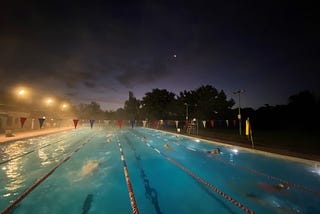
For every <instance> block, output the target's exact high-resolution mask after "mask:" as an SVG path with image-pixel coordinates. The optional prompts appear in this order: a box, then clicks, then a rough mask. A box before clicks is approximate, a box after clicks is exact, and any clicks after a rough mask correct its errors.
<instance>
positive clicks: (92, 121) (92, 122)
mask: <svg viewBox="0 0 320 214" xmlns="http://www.w3.org/2000/svg"><path fill="white" fill-rule="evenodd" d="M93 124H94V120H90V126H91V128H92V126H93ZM98 126H99V125H98Z"/></svg>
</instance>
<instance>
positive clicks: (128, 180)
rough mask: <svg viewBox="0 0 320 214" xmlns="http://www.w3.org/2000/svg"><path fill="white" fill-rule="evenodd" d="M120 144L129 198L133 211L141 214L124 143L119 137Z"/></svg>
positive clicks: (135, 213)
mask: <svg viewBox="0 0 320 214" xmlns="http://www.w3.org/2000/svg"><path fill="white" fill-rule="evenodd" d="M118 146H119V150H120V157H121V160H122V163H123V171H124V176H125V178H126V182H127V187H128V192H129V198H130V204H131V208H132V212H133V213H134V214H139V210H138V206H137V202H136V199H135V197H134V192H133V188H132V184H131V180H130V177H129V172H128V167H127V163H126V160H125V158H124V154H123V149H122V145H121V143H120V140H119V139H118Z"/></svg>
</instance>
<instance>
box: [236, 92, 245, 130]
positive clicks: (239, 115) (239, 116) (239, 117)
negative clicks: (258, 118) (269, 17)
mask: <svg viewBox="0 0 320 214" xmlns="http://www.w3.org/2000/svg"><path fill="white" fill-rule="evenodd" d="M244 92H245V90H243V89H241V90H238V91H235V92H233V94H238V96H239V114H238V119H239V134H240V135H241V110H240V109H241V106H240V94H241V93H244Z"/></svg>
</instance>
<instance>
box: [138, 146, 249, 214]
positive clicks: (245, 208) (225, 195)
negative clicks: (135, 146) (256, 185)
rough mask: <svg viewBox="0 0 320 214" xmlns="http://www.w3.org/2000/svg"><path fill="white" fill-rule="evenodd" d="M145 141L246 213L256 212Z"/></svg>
mask: <svg viewBox="0 0 320 214" xmlns="http://www.w3.org/2000/svg"><path fill="white" fill-rule="evenodd" d="M144 143H145V144H146V145H147V146H148V147H150V148H152V149H153V150H154V151H155V152H157V153H159V154H160V155H162V156H163V157H165V158H166V159H167V160H168V161H170V162H171V163H173V164H174V165H176V166H178V167H179V168H180V169H182V170H183V171H185V172H186V173H187V174H189V175H191V176H192V177H194V178H195V179H197V180H198V181H200V182H201V183H203V184H204V185H206V186H207V187H209V188H210V189H211V190H213V191H214V192H216V193H218V194H219V195H221V196H222V197H224V198H225V199H227V200H228V201H229V202H231V203H232V204H234V205H236V206H237V207H239V208H240V209H242V210H243V211H245V212H246V213H249V214H254V213H255V212H254V211H252V210H251V209H249V208H248V207H246V206H245V205H243V204H242V203H240V202H239V201H237V200H235V199H234V198H232V197H231V196H229V195H227V194H226V193H224V192H222V191H221V190H219V189H218V188H217V187H215V186H213V185H212V184H210V183H209V182H207V181H206V180H204V179H203V178H201V177H200V176H198V175H196V174H195V173H193V172H192V171H190V170H189V169H187V168H186V167H184V166H183V165H181V164H180V163H178V162H177V161H175V160H173V159H172V158H170V157H169V156H167V155H165V154H164V153H162V152H160V151H159V150H158V149H157V148H155V147H154V146H152V145H150V144H149V143H147V142H145V141H144Z"/></svg>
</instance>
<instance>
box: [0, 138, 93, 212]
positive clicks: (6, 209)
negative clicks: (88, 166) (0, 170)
mask: <svg viewBox="0 0 320 214" xmlns="http://www.w3.org/2000/svg"><path fill="white" fill-rule="evenodd" d="M91 138H92V136H91V137H90V138H89V139H88V140H87V141H86V142H84V143H82V144H81V145H80V147H79V148H77V149H76V150H74V151H73V152H72V153H71V154H70V155H69V156H67V157H66V158H65V159H63V160H61V161H60V162H59V163H58V164H57V165H56V166H55V167H53V168H52V169H51V170H50V171H49V172H48V173H47V174H45V175H43V176H42V177H41V178H39V179H38V180H37V181H36V182H35V183H34V184H32V185H31V186H30V187H29V188H28V189H26V190H25V191H24V192H23V193H22V194H20V196H19V197H18V198H16V199H15V200H14V201H13V202H12V203H11V204H10V205H9V206H8V207H7V208H5V209H4V210H3V211H1V214H9V213H10V211H11V210H12V209H13V208H14V207H15V206H16V205H17V204H18V203H20V202H21V201H22V200H23V199H24V198H25V197H26V196H27V195H28V194H29V193H30V192H32V190H34V189H35V188H36V187H37V186H39V184H41V183H42V182H43V181H44V180H45V179H47V178H48V177H49V176H50V175H51V174H52V173H53V172H54V171H56V169H58V168H59V167H60V166H61V165H62V164H64V163H65V162H67V161H68V160H69V159H70V158H71V157H72V155H74V154H75V153H76V152H78V151H79V149H80V148H82V147H83V146H84V145H85V144H87V143H88V142H89V141H90V139H91Z"/></svg>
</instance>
